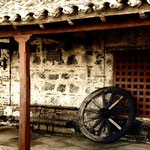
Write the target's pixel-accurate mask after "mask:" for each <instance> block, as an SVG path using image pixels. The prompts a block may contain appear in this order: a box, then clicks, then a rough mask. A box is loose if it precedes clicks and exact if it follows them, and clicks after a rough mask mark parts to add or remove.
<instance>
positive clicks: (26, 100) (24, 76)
mask: <svg viewBox="0 0 150 150" xmlns="http://www.w3.org/2000/svg"><path fill="white" fill-rule="evenodd" d="M14 38H15V40H16V41H17V42H18V43H19V54H20V119H19V150H30V68H29V46H28V42H27V41H28V40H29V38H30V35H20V36H15V37H14Z"/></svg>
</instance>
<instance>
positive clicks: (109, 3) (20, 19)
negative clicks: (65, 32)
mask: <svg viewBox="0 0 150 150" xmlns="http://www.w3.org/2000/svg"><path fill="white" fill-rule="evenodd" d="M143 3H144V4H146V5H147V6H149V7H150V5H149V4H150V0H127V1H125V0H1V1H0V25H6V24H10V23H13V24H15V23H16V24H20V25H21V24H36V23H40V22H42V23H48V22H56V21H61V20H64V19H63V16H65V17H64V18H65V19H66V18H74V19H76V18H88V17H91V16H93V17H94V16H98V15H100V14H101V13H103V12H105V11H106V10H115V11H116V14H117V13H122V10H124V9H126V7H128V8H132V7H133V8H134V9H135V10H137V12H138V11H139V9H142V7H143V6H142V5H144V4H143ZM146 8H147V9H148V10H149V8H148V7H146ZM110 12H111V11H110ZM124 13H129V12H128V11H125V12H124ZM91 14H92V15H91ZM74 16H76V18H75V17H74Z"/></svg>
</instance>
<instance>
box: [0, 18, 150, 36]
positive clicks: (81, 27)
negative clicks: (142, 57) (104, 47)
mask: <svg viewBox="0 0 150 150" xmlns="http://www.w3.org/2000/svg"><path fill="white" fill-rule="evenodd" d="M149 25H150V18H146V19H144V20H143V19H139V18H138V19H137V18H136V17H135V18H123V20H121V19H116V20H112V21H107V22H102V23H101V22H99V21H94V20H93V21H90V20H88V19H87V20H85V21H84V20H79V21H76V22H75V24H74V25H73V26H70V25H68V24H66V23H64V22H61V23H60V22H59V23H51V24H47V25H45V26H46V28H45V29H40V28H39V25H34V26H22V27H21V29H20V28H18V29H17V30H14V29H13V28H11V27H3V28H0V37H11V36H15V35H26V34H51V33H64V32H78V31H91V30H106V29H117V28H128V27H137V26H149Z"/></svg>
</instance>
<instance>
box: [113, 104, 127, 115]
mask: <svg viewBox="0 0 150 150" xmlns="http://www.w3.org/2000/svg"><path fill="white" fill-rule="evenodd" d="M127 109H128V106H122V107H120V108H117V109H113V110H112V111H111V112H112V114H117V113H121V112H123V111H125V110H127Z"/></svg>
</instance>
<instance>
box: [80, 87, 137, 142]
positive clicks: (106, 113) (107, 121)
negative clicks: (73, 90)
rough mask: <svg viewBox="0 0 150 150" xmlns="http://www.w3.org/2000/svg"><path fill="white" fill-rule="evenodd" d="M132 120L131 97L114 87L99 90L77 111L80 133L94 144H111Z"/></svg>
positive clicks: (132, 106)
mask: <svg viewBox="0 0 150 150" xmlns="http://www.w3.org/2000/svg"><path fill="white" fill-rule="evenodd" d="M133 120H134V104H133V100H132V98H131V96H130V95H129V94H128V93H127V92H126V91H124V90H122V89H120V88H116V87H104V88H100V89H98V90H96V91H94V92H93V93H91V94H90V95H89V96H87V97H86V98H85V100H84V101H83V102H82V104H81V106H80V110H79V125H80V129H81V131H82V133H83V134H84V135H85V136H86V137H88V138H89V139H91V140H93V141H96V142H104V143H107V142H112V141H114V140H117V139H119V138H120V137H122V136H123V135H124V134H125V133H126V131H127V130H128V129H129V127H130V126H131V124H132V122H133Z"/></svg>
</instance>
